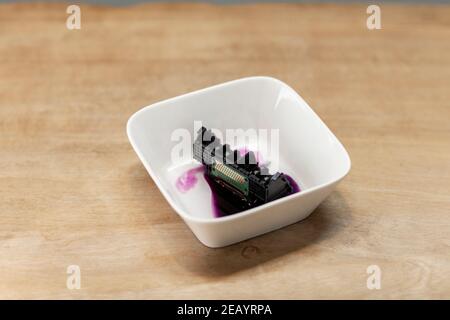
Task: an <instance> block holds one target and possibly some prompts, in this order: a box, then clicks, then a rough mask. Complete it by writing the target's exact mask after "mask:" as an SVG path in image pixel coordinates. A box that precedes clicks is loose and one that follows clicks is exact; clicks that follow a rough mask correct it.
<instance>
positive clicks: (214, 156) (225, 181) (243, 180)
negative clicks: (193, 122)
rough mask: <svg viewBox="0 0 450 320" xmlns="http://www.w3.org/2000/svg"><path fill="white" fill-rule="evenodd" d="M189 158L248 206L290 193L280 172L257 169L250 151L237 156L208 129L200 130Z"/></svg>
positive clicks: (289, 188) (288, 184)
mask: <svg viewBox="0 0 450 320" xmlns="http://www.w3.org/2000/svg"><path fill="white" fill-rule="evenodd" d="M193 157H194V159H195V160H197V161H199V162H200V163H202V164H203V165H205V166H206V174H208V176H209V177H210V178H212V179H213V180H214V181H216V183H217V184H218V185H219V186H220V187H221V188H223V189H224V190H223V191H224V192H223V193H228V194H229V195H230V197H239V198H240V199H241V200H245V201H247V202H248V203H249V205H251V206H255V205H261V204H264V203H267V202H269V201H272V200H275V199H278V198H281V197H284V196H286V195H289V194H291V193H292V192H293V188H292V186H291V185H290V183H289V181H288V179H287V178H286V177H285V175H284V174H283V173H280V172H277V173H275V174H274V175H270V174H269V172H268V170H267V168H265V167H260V166H259V164H258V162H257V161H256V157H255V155H254V153H253V152H251V151H249V152H247V153H246V154H245V155H244V156H241V155H240V153H239V151H238V150H234V151H233V150H231V148H230V146H229V145H228V144H224V145H223V144H222V143H221V142H220V139H218V138H217V137H216V136H214V134H213V133H212V132H211V130H208V129H206V128H205V127H202V128H201V129H200V130H199V131H198V132H197V138H196V140H195V142H194V145H193Z"/></svg>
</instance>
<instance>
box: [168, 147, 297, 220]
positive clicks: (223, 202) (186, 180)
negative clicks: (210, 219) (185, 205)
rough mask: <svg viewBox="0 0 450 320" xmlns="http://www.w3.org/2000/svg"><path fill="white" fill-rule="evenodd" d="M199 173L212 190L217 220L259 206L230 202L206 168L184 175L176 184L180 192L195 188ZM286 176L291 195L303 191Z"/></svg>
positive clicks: (201, 167)
mask: <svg viewBox="0 0 450 320" xmlns="http://www.w3.org/2000/svg"><path fill="white" fill-rule="evenodd" d="M244 154H245V153H244ZM199 173H203V177H204V179H205V181H206V182H207V183H208V185H209V187H210V189H211V207H212V210H213V215H214V217H215V218H220V217H224V216H228V215H231V214H235V213H238V212H241V211H244V210H248V209H251V208H255V207H257V205H253V206H252V205H249V204H248V202H246V201H239V200H238V199H233V200H230V197H229V195H228V194H227V193H226V192H224V190H223V188H221V187H219V186H218V185H217V183H216V182H215V181H214V179H211V178H210V177H209V176H208V175H207V174H206V172H205V168H204V166H199V167H195V168H192V169H189V170H187V171H186V172H185V173H183V174H182V175H181V176H180V177H179V178H178V179H177V181H176V183H175V185H176V187H177V189H178V191H180V192H182V193H186V192H188V191H189V190H191V189H192V188H193V187H195V185H196V184H197V182H198V178H197V175H198V174H199ZM284 176H285V177H286V179H287V180H288V181H289V184H290V185H291V187H292V192H291V193H290V194H289V195H291V194H294V193H297V192H300V191H301V189H300V187H299V186H298V184H297V182H295V180H294V179H293V178H292V177H291V176H289V175H287V174H285V175H284Z"/></svg>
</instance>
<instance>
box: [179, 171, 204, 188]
mask: <svg viewBox="0 0 450 320" xmlns="http://www.w3.org/2000/svg"><path fill="white" fill-rule="evenodd" d="M204 171H205V168H204V167H203V166H199V167H195V168H193V169H189V170H188V171H186V172H185V173H183V174H182V175H181V176H180V177H178V179H177V181H176V183H175V186H176V187H177V189H178V191H180V192H182V193H186V192H188V191H189V190H190V189H192V188H193V187H195V185H196V184H197V181H198V179H197V177H196V175H197V174H198V173H201V172H204Z"/></svg>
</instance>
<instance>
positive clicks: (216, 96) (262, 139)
mask: <svg viewBox="0 0 450 320" xmlns="http://www.w3.org/2000/svg"><path fill="white" fill-rule="evenodd" d="M199 121H200V122H201V123H202V125H204V126H205V127H207V128H212V129H213V130H214V132H215V133H216V134H217V135H219V137H220V134H223V135H224V137H221V138H222V141H224V140H225V141H227V142H229V143H230V144H231V147H232V148H247V149H250V150H253V151H258V152H259V153H260V154H258V156H259V157H260V161H262V162H265V163H267V164H268V166H269V169H270V170H271V173H273V171H274V170H276V171H280V172H283V173H286V174H288V175H290V176H291V177H292V178H293V179H294V180H295V181H296V182H297V183H298V184H299V186H300V189H301V190H302V191H301V192H304V191H306V190H309V189H312V188H316V187H320V186H321V185H324V184H328V183H331V182H334V181H336V180H339V179H341V178H342V177H343V176H345V174H346V173H347V172H348V170H349V168H350V160H349V157H348V154H347V152H346V151H345V149H344V148H343V146H342V145H341V143H340V142H339V141H338V140H337V138H336V137H335V136H334V135H333V134H332V133H331V131H330V130H329V129H328V128H327V127H326V126H325V124H324V123H323V122H322V121H321V120H320V118H319V117H318V116H317V115H316V114H315V113H314V112H313V111H312V110H311V108H310V107H309V106H308V105H307V104H306V102H305V101H304V100H303V99H302V98H301V97H300V96H299V95H298V94H297V93H296V92H295V91H294V90H292V89H291V88H290V87H289V86H287V85H286V84H284V83H283V82H281V81H278V80H276V79H273V78H266V77H253V78H245V79H241V80H236V81H232V82H228V83H224V84H221V85H217V86H214V87H210V88H207V89H203V90H200V91H196V92H192V93H189V94H185V95H182V96H179V97H176V98H172V99H169V100H165V101H162V102H159V103H156V104H154V105H151V106H149V107H146V108H144V109H142V110H140V111H138V112H137V113H135V114H134V115H133V116H132V117H131V118H130V120H129V122H128V127H127V131H128V135H129V138H130V141H131V143H132V145H133V147H134V149H135V150H136V152H137V153H138V155H139V157H140V159H141V160H142V162H143V163H144V165H145V167H146V168H147V170H148V171H149V172H150V174H151V175H152V177H153V179H154V180H155V182H156V183H157V184H158V186H159V187H160V189H161V191H162V192H163V194H164V195H165V196H166V198H168V200H169V202H170V203H171V204H172V206H174V207H175V208H177V209H178V210H182V211H183V212H184V213H185V214H187V215H190V216H193V217H198V218H211V219H214V212H213V209H212V207H211V191H210V188H209V186H208V184H207V183H206V181H205V180H204V178H203V175H202V174H201V172H199V171H198V170H197V171H196V170H195V168H196V167H198V166H199V164H198V163H196V162H195V161H194V160H192V159H191V154H187V155H186V154H184V159H183V157H180V155H181V153H182V152H181V153H180V152H179V149H177V147H180V146H181V145H182V144H183V143H185V144H186V145H187V149H188V150H189V151H190V150H191V149H190V146H191V145H192V143H193V139H195V137H196V133H194V129H195V128H194V127H197V126H198V122H199ZM196 122H197V123H196ZM180 129H181V130H180ZM227 129H242V130H244V132H246V133H248V132H249V131H247V130H255V131H256V132H257V134H258V139H259V140H258V141H257V142H255V141H253V140H245V142H244V141H228V140H227V138H228V135H226V130H227ZM261 129H262V131H260V130H261ZM264 132H265V134H263V133H264ZM260 133H261V134H260ZM277 136H278V152H274V151H275V150H274V149H275V148H274V147H273V142H274V141H275V140H276V137H277ZM181 137H183V139H182V138H181ZM243 142H244V145H243V144H242V143H243ZM186 145H185V146H186ZM262 145H265V146H266V147H264V148H263V149H264V150H261V149H260V147H261V146H262ZM174 152H175V154H178V156H177V157H175V158H177V159H176V160H174ZM274 154H275V155H277V161H274V159H272V158H273V157H274V156H273V155H274ZM190 169H194V170H191V171H189V170H190ZM189 179H191V180H189ZM187 180H189V181H187ZM180 181H182V182H183V183H184V184H183V188H181V189H180V185H179V182H180ZM186 182H187V183H188V184H185V183H186ZM301 192H300V194H301ZM294 196H295V195H294Z"/></svg>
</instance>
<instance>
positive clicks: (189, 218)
mask: <svg viewBox="0 0 450 320" xmlns="http://www.w3.org/2000/svg"><path fill="white" fill-rule="evenodd" d="M253 80H269V81H273V82H276V83H277V84H278V85H281V86H284V87H286V88H288V89H290V90H291V91H292V93H293V94H294V95H295V96H296V97H297V98H298V99H300V100H302V101H304V102H305V106H306V107H307V109H308V111H310V112H312V114H313V115H314V116H315V117H317V119H318V120H319V122H320V123H321V124H322V125H323V127H324V129H325V130H327V132H328V134H330V135H331V136H332V137H333V138H334V139H335V140H336V142H337V145H338V147H339V148H340V149H341V150H342V151H343V153H344V156H345V158H346V162H347V168H346V170H345V172H344V173H343V174H342V175H340V176H338V177H337V178H335V179H333V180H330V181H329V182H325V183H322V184H319V185H317V186H314V187H312V188H309V189H306V190H304V191H301V192H297V193H294V194H291V195H288V196H286V197H283V198H280V199H277V200H274V201H271V202H268V203H265V204H263V205H260V206H258V207H255V208H251V209H248V210H244V211H241V212H238V213H235V214H232V215H229V216H224V217H212V218H199V217H195V216H192V215H190V214H189V213H187V212H186V210H184V209H183V208H181V207H180V206H179V205H178V204H177V203H176V202H175V201H173V199H172V198H171V197H170V196H169V194H168V192H167V191H166V190H165V189H164V188H163V186H162V183H161V181H160V178H159V176H158V175H157V174H156V173H155V171H154V170H153V169H152V167H151V165H150V163H149V162H148V161H147V159H146V158H145V157H144V155H143V153H142V152H141V150H140V149H139V147H138V145H137V143H136V141H135V140H134V138H133V135H132V129H131V127H132V123H133V122H134V121H136V119H137V118H138V117H139V115H140V114H142V113H144V112H146V111H147V110H149V109H155V108H160V107H162V106H163V105H164V104H166V103H167V102H173V101H176V100H180V99H184V98H186V97H188V96H192V95H198V94H202V93H204V92H205V91H208V90H211V89H215V88H218V87H222V86H227V85H231V84H236V83H239V82H245V81H253ZM126 131H127V136H128V140H129V141H130V144H131V146H132V147H133V150H134V151H135V152H136V154H137V156H138V158H139V160H140V161H141V162H142V164H143V165H144V167H145V169H146V170H147V172H148V173H149V175H150V177H151V178H152V179H153V181H154V182H155V184H156V186H157V187H158V189H159V191H160V192H161V193H162V195H163V196H164V198H165V200H166V201H167V202H168V203H169V205H170V206H171V207H172V208H173V209H174V210H175V212H176V213H177V214H178V215H179V216H180V217H181V218H183V219H184V220H187V221H190V222H196V223H202V224H211V223H212V224H216V223H223V222H226V221H232V220H239V219H242V218H244V217H246V216H249V215H253V214H257V213H258V212H259V211H262V210H264V209H268V208H271V207H274V206H277V205H278V204H281V203H284V202H287V201H291V200H293V199H296V198H302V197H306V196H307V195H308V194H310V193H313V192H316V191H318V190H321V189H324V188H326V187H328V186H330V185H332V184H335V183H338V182H339V181H341V180H342V179H344V178H345V177H346V176H347V175H348V173H349V172H350V169H351V166H352V163H351V159H350V156H349V154H348V152H347V150H346V149H345V147H344V146H343V145H342V143H341V141H340V140H339V139H338V138H337V137H336V135H335V134H334V133H333V132H332V131H331V130H330V129H329V128H328V126H327V125H326V124H325V123H324V122H323V120H322V119H321V118H320V117H319V116H318V115H317V114H316V113H315V112H314V110H313V109H312V108H311V107H310V106H309V104H308V103H307V102H306V101H305V100H304V99H303V98H302V97H301V96H300V95H299V94H298V93H297V91H295V90H294V89H292V88H291V87H290V86H289V85H288V84H286V83H284V82H283V81H281V80H278V79H276V78H273V77H270V76H251V77H244V78H239V79H236V80H231V81H226V82H223V83H220V84H216V85H212V86H209V87H206V88H203V89H199V90H195V91H191V92H188V93H184V94H181V95H178V96H175V97H172V98H169V99H164V100H161V101H158V102H155V103H153V104H150V105H148V106H146V107H143V108H141V109H139V110H138V111H136V112H135V113H133V114H132V115H131V116H130V118H129V119H128V121H127V125H126Z"/></svg>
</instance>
